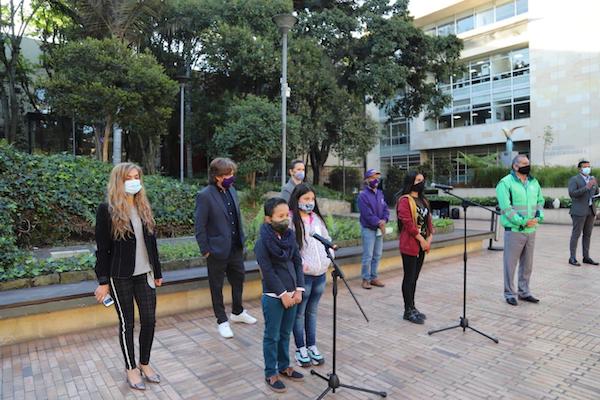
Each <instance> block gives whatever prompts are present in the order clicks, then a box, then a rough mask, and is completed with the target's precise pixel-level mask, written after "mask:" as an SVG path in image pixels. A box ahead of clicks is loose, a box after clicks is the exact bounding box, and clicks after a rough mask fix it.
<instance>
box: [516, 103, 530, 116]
mask: <svg viewBox="0 0 600 400" xmlns="http://www.w3.org/2000/svg"><path fill="white" fill-rule="evenodd" d="M514 118H515V119H521V118H529V103H520V104H515V106H514Z"/></svg>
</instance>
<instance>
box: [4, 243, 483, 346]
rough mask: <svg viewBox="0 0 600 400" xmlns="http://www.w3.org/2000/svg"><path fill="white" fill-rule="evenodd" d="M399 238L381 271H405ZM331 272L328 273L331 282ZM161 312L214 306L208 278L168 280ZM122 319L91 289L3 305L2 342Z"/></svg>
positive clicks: (352, 272) (388, 248)
mask: <svg viewBox="0 0 600 400" xmlns="http://www.w3.org/2000/svg"><path fill="white" fill-rule="evenodd" d="M488 238H489V234H482V235H479V236H477V237H474V238H470V239H469V241H468V243H467V250H468V252H470V253H472V252H476V251H481V250H482V248H483V245H484V243H485V242H486V241H487V239H488ZM397 245H398V244H397V241H393V242H386V243H385V247H384V254H383V258H382V260H381V264H380V268H379V270H380V271H381V272H388V271H402V258H401V256H400V254H399V252H398V248H397ZM462 252H463V245H462V239H460V238H457V239H453V240H450V241H447V242H445V243H437V244H436V243H435V242H434V243H433V245H432V250H431V252H430V254H429V255H428V256H427V257H426V259H425V260H426V264H427V263H429V262H431V261H436V260H440V259H443V258H448V257H454V256H458V255H461V254H462ZM360 258H361V256H360V252H356V254H350V255H348V256H345V257H340V259H339V260H338V263H339V264H340V265H341V266H342V268H343V270H344V273H345V274H346V278H348V279H353V278H359V277H360V270H361V265H360ZM330 280H331V276H330V275H329V274H328V281H330ZM157 292H158V301H157V316H158V317H161V316H166V315H172V314H177V313H182V312H188V311H195V310H198V309H202V308H206V307H211V305H212V304H211V300H210V299H211V298H210V290H209V288H208V281H207V280H206V279H204V280H196V281H193V282H185V283H178V284H173V285H167V286H164V287H161V288H159V289H158V291H157ZM261 294H262V286H261V281H260V275H259V273H258V272H257V271H253V272H249V273H248V274H247V276H246V282H245V284H244V299H245V300H253V299H257V298H259V297H260V296H261ZM223 296H224V298H225V300H226V302H227V301H229V300H230V299H231V289H230V287H229V286H228V285H225V288H224V294H223ZM117 323H118V320H117V316H116V313H115V312H114V310H113V308H112V307H108V308H107V307H104V306H103V305H100V304H98V303H96V301H95V299H94V297H93V296H91V294H90V295H89V296H86V297H79V298H75V299H71V300H63V301H56V302H50V303H43V304H35V305H26V306H22V307H18V308H8V309H2V310H0V345H7V344H14V343H20V342H25V341H28V340H33V339H41V338H48V337H53V336H57V335H62V334H67V333H72V332H78V331H84V330H90V329H97V328H102V327H107V326H117Z"/></svg>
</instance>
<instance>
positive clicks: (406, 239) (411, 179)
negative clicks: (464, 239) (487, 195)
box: [396, 171, 433, 324]
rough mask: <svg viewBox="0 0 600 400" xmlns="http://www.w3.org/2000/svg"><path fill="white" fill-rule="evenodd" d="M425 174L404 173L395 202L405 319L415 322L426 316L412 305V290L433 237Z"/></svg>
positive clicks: (413, 296) (415, 286) (422, 321)
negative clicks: (402, 275) (401, 186)
mask: <svg viewBox="0 0 600 400" xmlns="http://www.w3.org/2000/svg"><path fill="white" fill-rule="evenodd" d="M424 192H425V177H424V176H423V174H420V173H418V172H416V171H410V172H407V173H406V175H405V176H404V186H403V188H402V192H401V196H400V198H399V199H398V202H397V203H396V214H397V215H398V227H399V228H400V235H399V237H398V242H399V247H400V254H401V255H402V266H403V268H404V278H403V279H402V296H403V297H404V317H403V318H404V319H405V320H407V321H410V322H412V323H415V324H423V323H424V322H425V319H427V316H426V315H425V314H423V313H422V312H420V311H419V310H418V309H417V308H416V307H415V291H416V289H417V280H418V279H419V273H420V272H421V268H422V267H423V262H424V261H425V254H426V253H429V250H430V248H431V242H432V240H433V225H432V221H431V219H432V217H431V207H430V205H429V201H428V200H427V198H426V197H425V193H424Z"/></svg>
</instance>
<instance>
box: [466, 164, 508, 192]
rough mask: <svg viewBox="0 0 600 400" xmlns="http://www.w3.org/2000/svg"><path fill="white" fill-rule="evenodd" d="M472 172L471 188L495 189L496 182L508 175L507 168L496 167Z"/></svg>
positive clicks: (475, 169)
mask: <svg viewBox="0 0 600 400" xmlns="http://www.w3.org/2000/svg"><path fill="white" fill-rule="evenodd" d="M472 171H473V179H472V180H471V182H470V183H471V186H473V187H481V188H490V187H496V185H497V184H498V182H499V181H500V180H501V179H502V178H504V177H505V176H506V174H508V169H507V168H505V167H497V166H493V167H485V168H474V169H473V170H472Z"/></svg>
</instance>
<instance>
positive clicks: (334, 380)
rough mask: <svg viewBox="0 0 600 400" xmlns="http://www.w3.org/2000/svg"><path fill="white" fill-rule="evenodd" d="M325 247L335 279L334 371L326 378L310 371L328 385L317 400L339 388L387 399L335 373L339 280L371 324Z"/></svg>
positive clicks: (384, 393) (383, 393)
mask: <svg viewBox="0 0 600 400" xmlns="http://www.w3.org/2000/svg"><path fill="white" fill-rule="evenodd" d="M323 245H324V246H325V252H326V253H327V257H328V258H329V259H330V260H331V263H332V264H333V271H331V276H332V277H333V284H332V290H333V371H332V372H331V373H330V374H327V376H325V375H322V374H320V373H318V372H317V371H315V370H314V369H311V370H310V373H311V375H316V376H318V377H319V378H321V379H323V380H325V381H327V384H328V386H327V389H325V390H324V391H323V393H321V394H320V395H319V397H318V398H317V400H321V399H322V398H324V397H325V396H326V395H327V393H329V391H331V392H333V393H335V390H336V389H338V388H340V387H342V388H346V389H351V390H357V391H360V392H366V393H372V394H376V395H379V396H381V397H387V393H386V392H380V391H376V390H371V389H365V388H360V387H356V386H350V385H344V384H343V383H340V378H339V377H338V376H337V374H336V372H335V371H336V340H337V294H338V279H341V280H342V282H344V284H345V285H346V287H347V288H348V291H349V292H350V294H351V295H352V298H353V299H354V302H355V303H356V305H357V306H358V309H359V310H360V312H361V313H362V315H363V316H364V317H365V320H366V321H367V322H369V318H367V315H366V314H365V312H364V310H363V309H362V307H361V306H360V303H359V302H358V300H357V299H356V296H354V293H353V292H352V289H350V286H349V285H348V282H347V281H346V279H345V278H344V273H343V272H342V270H341V269H340V267H339V266H338V265H337V264H336V262H335V261H334V259H333V257H332V256H331V252H330V251H329V249H330V248H331V246H327V245H325V244H323Z"/></svg>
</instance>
